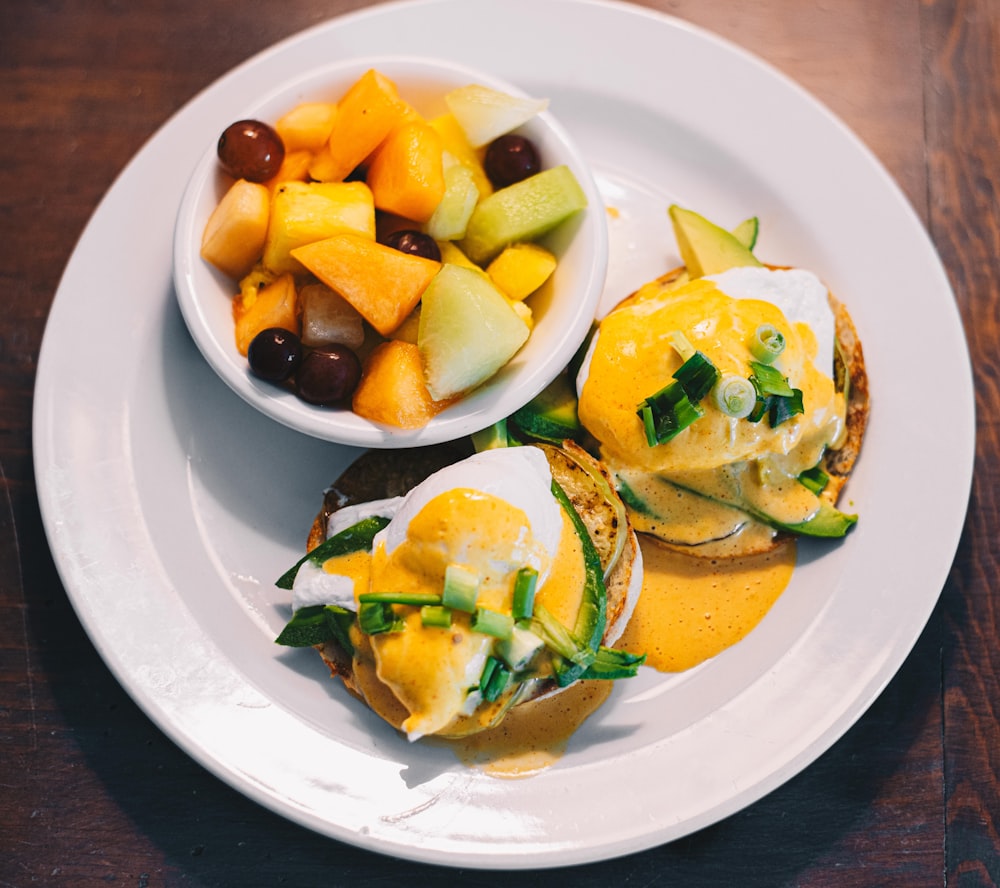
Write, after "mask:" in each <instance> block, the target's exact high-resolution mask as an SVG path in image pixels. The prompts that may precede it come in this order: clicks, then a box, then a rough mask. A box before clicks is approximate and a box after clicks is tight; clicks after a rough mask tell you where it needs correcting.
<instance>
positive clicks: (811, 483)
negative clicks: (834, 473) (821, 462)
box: [799, 465, 830, 496]
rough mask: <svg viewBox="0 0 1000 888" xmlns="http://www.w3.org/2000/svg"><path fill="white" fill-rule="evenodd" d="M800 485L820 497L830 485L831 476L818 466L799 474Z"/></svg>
mask: <svg viewBox="0 0 1000 888" xmlns="http://www.w3.org/2000/svg"><path fill="white" fill-rule="evenodd" d="M799 483H800V484H802V485H803V486H804V487H806V488H807V489H808V490H811V491H812V492H813V493H815V494H816V496H819V495H820V494H821V493H822V492H823V491H824V490H826V485H827V484H829V483H830V476H829V475H827V473H826V472H824V471H823V470H822V469H821V468H820V467H819V466H818V465H816V466H813V467H812V468H811V469H806V470H805V471H804V472H802V473H800V474H799Z"/></svg>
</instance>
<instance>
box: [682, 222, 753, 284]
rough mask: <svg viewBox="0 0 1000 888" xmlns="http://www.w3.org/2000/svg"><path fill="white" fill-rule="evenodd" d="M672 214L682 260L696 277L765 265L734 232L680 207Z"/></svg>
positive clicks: (692, 275) (689, 271)
mask: <svg viewBox="0 0 1000 888" xmlns="http://www.w3.org/2000/svg"><path fill="white" fill-rule="evenodd" d="M669 212H670V221H671V222H672V223H673V227H674V237H675V238H676V239H677V247H678V249H679V250H680V253H681V260H682V261H683V262H684V265H685V267H686V268H687V271H688V274H690V275H691V277H692V278H700V277H704V276H705V275H707V274H720V273H721V272H723V271H727V270H728V269H730V268H737V267H741V266H759V265H760V264H761V263H760V262H759V261H758V260H757V258H756V257H755V256H754V254H753V253H751V252H750V250H749V248H748V247H746V246H745V245H744V244H742V243H741V242H740V241H739V239H737V237H736V236H735V235H734V234H733V233H732V232H729V231H726V229H724V228H720V227H719V226H718V225H716V224H715V223H714V222H709V221H708V219H706V218H705V217H704V216H702V215H700V214H698V213H695V212H694V211H692V210H686V209H684V208H683V207H679V206H677V205H676V204H672V205H671V207H670V211H669Z"/></svg>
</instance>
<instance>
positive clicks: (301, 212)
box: [264, 182, 375, 274]
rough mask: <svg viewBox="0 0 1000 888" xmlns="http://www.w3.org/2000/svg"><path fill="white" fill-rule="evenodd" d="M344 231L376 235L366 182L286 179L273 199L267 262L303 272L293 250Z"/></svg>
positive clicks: (279, 270)
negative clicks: (293, 180)
mask: <svg viewBox="0 0 1000 888" xmlns="http://www.w3.org/2000/svg"><path fill="white" fill-rule="evenodd" d="M341 232H351V233H354V234H359V235H362V236H364V237H367V238H369V239H372V240H374V238H375V203H374V201H373V199H372V193H371V190H370V189H369V188H368V186H367V185H365V183H364V182H285V183H284V184H283V185H282V186H281V187H280V188H279V189H278V190H277V191H276V192H275V194H274V200H273V201H272V205H271V214H270V223H269V225H268V229H267V240H266V243H265V244H264V265H265V266H266V267H267V268H269V269H271V270H272V271H274V272H277V273H279V274H281V273H284V272H293V273H295V274H301V273H302V271H303V269H302V266H301V265H300V264H299V263H298V262H297V261H296V260H295V259H294V258H293V256H292V251H293V250H295V249H296V248H297V247H301V246H304V245H305V244H310V243H313V242H315V241H319V240H324V239H325V238H328V237H330V236H331V235H334V234H339V233H341Z"/></svg>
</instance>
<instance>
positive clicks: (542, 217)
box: [459, 165, 587, 266]
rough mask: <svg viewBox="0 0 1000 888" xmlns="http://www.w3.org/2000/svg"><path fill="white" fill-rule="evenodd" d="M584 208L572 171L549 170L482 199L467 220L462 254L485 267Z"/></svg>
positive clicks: (556, 168) (581, 190) (558, 167)
mask: <svg viewBox="0 0 1000 888" xmlns="http://www.w3.org/2000/svg"><path fill="white" fill-rule="evenodd" d="M586 206H587V196H586V194H584V192H583V189H582V188H581V187H580V183H579V182H578V181H577V179H576V176H574V175H573V171H572V170H571V169H570V168H569V167H568V166H565V165H562V166H555V167H551V168H550V169H547V170H542V171H541V172H540V173H535V174H534V175H533V176H529V177H528V178H527V179H522V180H521V181H520V182H515V183H514V184H513V185H508V186H507V187H506V188H501V189H500V190H499V191H494V192H493V194H491V195H489V196H488V197H484V198H483V199H482V200H481V201H479V204H478V205H477V206H476V209H475V210H474V211H473V213H472V218H470V219H469V224H468V226H467V227H466V229H465V237H464V238H463V239H462V241H461V242H460V244H459V246H461V248H462V251H463V252H464V253H465V255H466V256H468V257H469V258H470V259H471V260H472V261H473V262H475V263H476V264H477V265H481V266H485V265H487V264H488V263H489V262H490V261H492V260H493V259H494V258H495V257H496V256H497V255H498V254H499V253H500V252H501V251H502V250H503V249H504V247H508V246H510V245H511V244H514V243H519V242H521V241H534V240H537V239H538V238H540V237H541V236H542V235H544V234H547V233H548V232H549V231H551V230H552V229H554V228H555V227H556V226H557V225H560V224H561V223H563V222H565V221H566V220H567V219H568V218H569V217H570V216H572V215H573V214H574V213H577V212H579V211H580V210H582V209H584V208H585V207H586Z"/></svg>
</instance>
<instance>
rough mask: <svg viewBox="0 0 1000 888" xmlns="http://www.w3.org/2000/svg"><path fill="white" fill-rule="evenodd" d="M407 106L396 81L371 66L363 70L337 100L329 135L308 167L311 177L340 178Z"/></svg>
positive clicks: (371, 148)
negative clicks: (370, 68)
mask: <svg viewBox="0 0 1000 888" xmlns="http://www.w3.org/2000/svg"><path fill="white" fill-rule="evenodd" d="M408 109H409V106H408V105H407V103H406V102H404V101H403V100H402V99H401V98H400V97H399V91H398V90H397V89H396V84H394V83H393V82H392V81H391V80H390V79H389V78H388V77H386V76H385V75H384V74H380V73H379V72H378V71H376V70H374V69H372V70H369V71H366V72H365V73H364V74H362V75H361V77H360V78H359V79H358V80H357V81H356V82H355V83H354V84H353V85H352V86H351V88H350V89H348V90H347V92H346V93H345V94H344V96H343V98H341V100H340V101H339V102H338V103H337V115H336V117H335V118H334V121H333V126H332V128H331V129H330V136H329V138H328V139H327V142H326V146H325V147H324V149H323V153H322V155H321V156H320V155H317V158H316V161H315V162H314V164H313V167H312V169H311V174H312V176H313V178H316V179H320V180H321V181H330V182H339V181H343V179H345V178H346V177H347V176H348V175H349V174H350V173H351V171H352V170H353V169H354V168H355V167H357V166H358V164H360V163H361V162H362V161H363V160H364V159H365V158H366V157H368V155H369V154H371V153H372V151H374V150H375V148H376V147H378V145H379V143H380V142H381V141H382V140H383V139H384V138H385V137H386V136H387V135H389V133H390V132H392V130H394V129H395V128H396V127H397V126H398V125H399V124H400V122H401V121H402V120H403V118H404V116H405V115H406V114H407V112H408ZM320 161H322V163H320Z"/></svg>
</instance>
